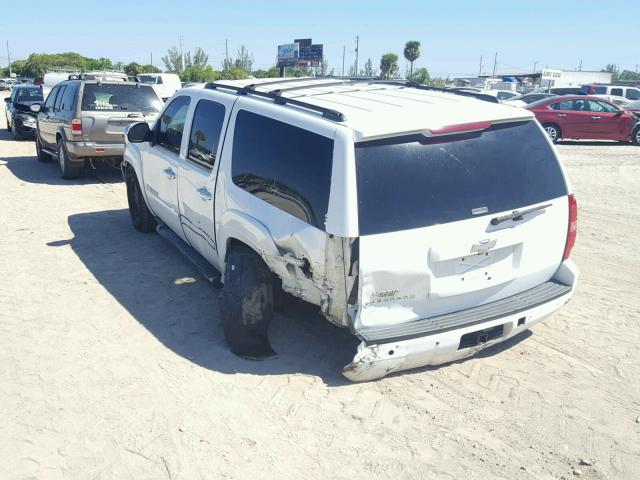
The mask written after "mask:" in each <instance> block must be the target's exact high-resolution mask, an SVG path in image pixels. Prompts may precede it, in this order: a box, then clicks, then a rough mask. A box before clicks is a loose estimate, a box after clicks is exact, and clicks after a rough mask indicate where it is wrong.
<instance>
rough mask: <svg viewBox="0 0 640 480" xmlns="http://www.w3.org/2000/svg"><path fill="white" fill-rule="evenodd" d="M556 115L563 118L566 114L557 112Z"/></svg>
mask: <svg viewBox="0 0 640 480" xmlns="http://www.w3.org/2000/svg"><path fill="white" fill-rule="evenodd" d="M558 116H559V117H561V118H564V117H566V116H567V114H566V113H558Z"/></svg>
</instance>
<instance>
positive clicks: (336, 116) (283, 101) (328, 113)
mask: <svg viewBox="0 0 640 480" xmlns="http://www.w3.org/2000/svg"><path fill="white" fill-rule="evenodd" d="M281 82H282V80H281V81H280V82H275V81H274V82H273V83H281ZM265 83H271V82H265ZM261 85H264V84H260V83H258V84H251V85H247V86H245V87H240V86H236V85H226V84H224V83H219V82H211V83H207V84H206V85H205V88H209V89H212V90H217V89H219V88H222V89H226V90H231V91H233V92H235V93H236V94H238V95H255V96H256V97H261V98H268V99H270V100H273V102H274V103H276V104H278V105H293V106H296V107H301V108H305V109H307V110H312V111H314V112H317V113H320V114H321V115H322V116H323V117H325V118H328V119H330V120H334V121H336V122H344V121H345V120H346V117H345V116H344V114H343V113H341V112H338V111H337V110H333V109H331V108H325V107H320V106H318V105H314V104H312V103H308V102H303V101H300V100H296V99H295V98H287V97H283V96H282V95H280V94H279V93H277V92H261V91H259V90H256V89H255V87H256V86H258V87H259V86H261Z"/></svg>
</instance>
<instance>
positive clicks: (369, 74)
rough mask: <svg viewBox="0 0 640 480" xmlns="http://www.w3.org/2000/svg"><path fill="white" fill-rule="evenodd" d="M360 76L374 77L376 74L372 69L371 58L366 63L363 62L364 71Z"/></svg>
mask: <svg viewBox="0 0 640 480" xmlns="http://www.w3.org/2000/svg"><path fill="white" fill-rule="evenodd" d="M362 74H363V75H364V76H365V77H375V76H376V74H377V72H376V69H375V68H373V62H372V61H371V58H369V59H368V60H367V61H366V62H364V70H363V71H362Z"/></svg>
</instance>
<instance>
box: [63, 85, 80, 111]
mask: <svg viewBox="0 0 640 480" xmlns="http://www.w3.org/2000/svg"><path fill="white" fill-rule="evenodd" d="M77 89H78V87H77V86H76V85H67V88H66V89H65V90H64V93H61V94H60V96H61V97H62V102H61V103H60V110H63V111H65V112H71V111H73V107H74V104H75V99H76V91H77Z"/></svg>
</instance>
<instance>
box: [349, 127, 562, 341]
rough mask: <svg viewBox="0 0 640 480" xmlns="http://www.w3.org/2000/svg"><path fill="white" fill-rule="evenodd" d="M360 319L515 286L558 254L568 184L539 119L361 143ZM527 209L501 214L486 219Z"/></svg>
mask: <svg viewBox="0 0 640 480" xmlns="http://www.w3.org/2000/svg"><path fill="white" fill-rule="evenodd" d="M356 169H357V175H358V208H359V225H360V292H359V293H360V302H359V303H360V305H361V308H360V310H359V312H358V316H357V319H356V325H355V327H356V330H358V329H362V328H370V327H377V326H381V325H392V324H398V323H402V322H409V321H413V320H418V319H423V318H428V317H433V316H438V315H444V314H448V313H451V312H457V311H461V310H465V309H468V308H472V307H476V306H478V305H483V304H486V303H490V302H495V301H497V300H500V299H503V298H506V297H510V296H513V295H515V294H518V293H520V292H524V291H526V290H529V289H532V288H534V287H536V286H538V285H540V284H542V283H544V282H546V281H547V280H549V279H550V278H552V276H553V274H554V273H555V271H556V270H557V268H558V266H559V264H560V262H561V261H562V254H563V250H564V246H565V241H566V234H567V222H568V209H569V207H568V191H567V185H566V183H565V180H564V176H563V173H562V169H561V167H560V165H559V163H558V160H557V158H556V157H555V154H554V152H553V150H552V148H551V146H550V144H549V142H548V141H547V139H546V138H545V137H544V134H543V133H542V131H541V130H540V128H539V126H538V125H537V124H536V123H534V122H531V121H529V122H519V123H517V124H507V125H497V126H490V127H487V128H484V130H483V131H482V132H477V131H476V132H475V133H473V134H462V135H449V136H447V137H442V138H439V139H435V138H430V139H425V138H423V139H420V138H411V139H403V140H402V142H400V143H392V142H389V141H386V142H378V144H376V143H368V144H364V145H361V146H358V147H357V148H356ZM514 210H518V211H520V212H525V211H527V210H532V211H530V212H529V213H524V214H522V215H521V216H516V217H515V218H510V219H504V220H503V221H500V222H497V221H496V220H494V221H493V223H492V220H493V219H498V218H499V217H502V216H505V215H509V214H512V212H513V211H514Z"/></svg>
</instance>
